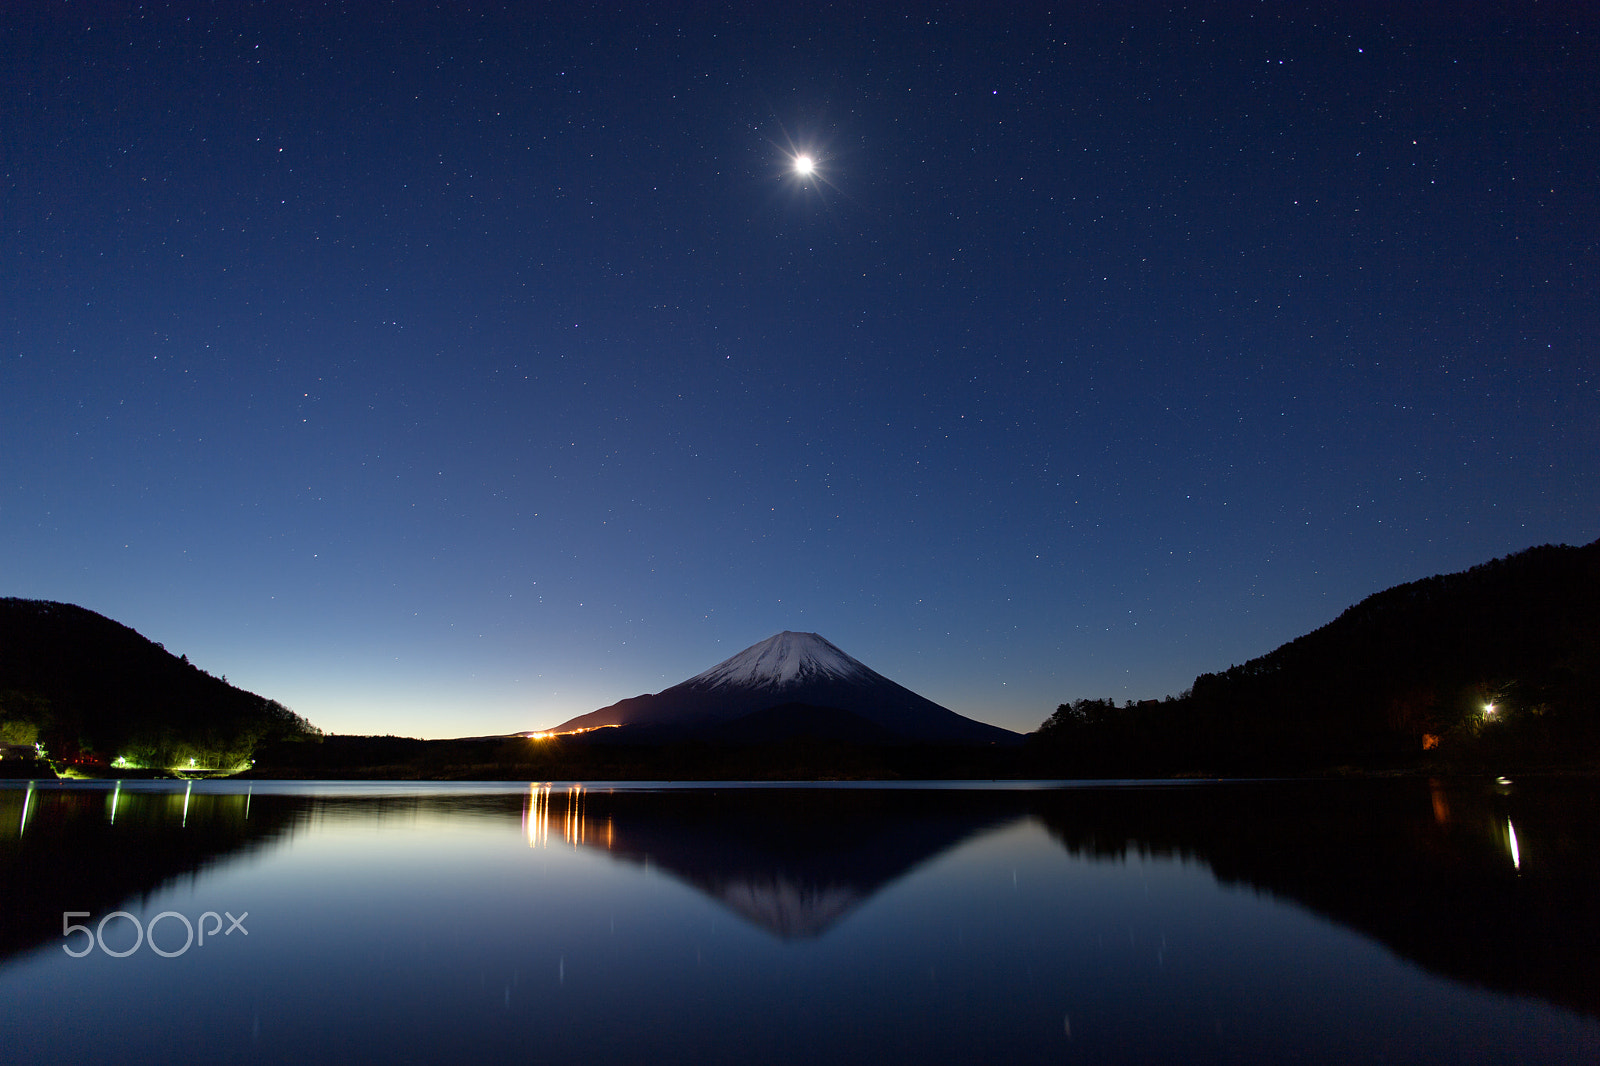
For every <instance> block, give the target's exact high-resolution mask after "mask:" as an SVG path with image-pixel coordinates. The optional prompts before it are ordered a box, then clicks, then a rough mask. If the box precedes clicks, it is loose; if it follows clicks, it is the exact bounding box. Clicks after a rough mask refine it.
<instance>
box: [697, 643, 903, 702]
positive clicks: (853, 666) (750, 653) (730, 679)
mask: <svg viewBox="0 0 1600 1066" xmlns="http://www.w3.org/2000/svg"><path fill="white" fill-rule="evenodd" d="M877 676H878V675H877V674H876V673H874V672H873V671H872V670H871V669H869V668H868V667H866V666H865V665H864V664H862V663H861V662H860V661H858V660H856V659H853V658H851V657H850V656H849V655H846V654H845V653H844V652H842V651H840V650H839V649H838V648H836V647H834V645H833V644H831V643H830V642H829V641H827V640H826V639H824V638H823V637H821V636H818V635H817V634H816V633H791V632H789V631H788V630H784V631H783V632H782V633H778V634H776V635H774V636H771V637H768V638H767V639H766V640H763V641H762V642H761V643H759V644H752V645H751V646H750V647H748V648H746V649H745V650H744V651H741V652H740V653H739V654H737V655H735V656H733V657H732V658H730V659H724V660H723V661H722V662H720V663H718V664H717V665H716V666H713V667H712V668H711V669H709V670H707V671H705V672H704V673H700V674H696V675H695V676H694V677H691V678H690V679H689V680H688V681H686V682H684V684H685V685H686V686H693V687H695V688H721V687H723V686H735V687H741V688H784V687H786V686H789V685H794V684H797V683H799V682H803V681H817V680H821V679H823V678H836V679H838V680H841V681H851V680H868V679H871V678H875V677H877Z"/></svg>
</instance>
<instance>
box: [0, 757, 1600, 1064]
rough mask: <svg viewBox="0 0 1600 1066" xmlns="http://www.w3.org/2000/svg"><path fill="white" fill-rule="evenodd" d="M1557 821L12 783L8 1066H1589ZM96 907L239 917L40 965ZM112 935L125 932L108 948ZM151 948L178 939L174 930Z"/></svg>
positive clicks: (1445, 789)
mask: <svg viewBox="0 0 1600 1066" xmlns="http://www.w3.org/2000/svg"><path fill="white" fill-rule="evenodd" d="M1588 791H1589V790H1587V789H1586V788H1585V787H1583V786H1580V785H1561V784H1559V783H1557V784H1552V785H1551V786H1550V787H1549V788H1548V789H1544V790H1543V791H1542V792H1541V790H1540V789H1538V788H1531V789H1530V788H1529V787H1527V786H1525V785H1521V784H1519V785H1517V786H1516V787H1514V788H1513V787H1499V788H1496V787H1493V786H1489V787H1480V786H1477V785H1475V784H1451V783H1447V782H1399V783H1394V782H1365V783H1363V782H1357V783H1313V784H1309V785H1308V784H1298V785H1297V784H1271V783H1254V784H1248V785H1210V786H1195V787H1179V788H1175V787H1172V786H1164V787H1159V788H1156V787H1151V788H1141V787H1136V786H1126V787H1121V788H1099V789H1095V788H1074V789H1063V790H1043V789H1031V790H1030V789H1017V788H1004V789H987V790H961V789H953V788H949V787H940V788H936V789H927V790H921V789H917V788H911V787H901V788H894V789H849V788H820V789H793V788H787V789H786V788H773V787H764V788H741V787H729V786H719V787H716V788H700V789H690V788H678V789H654V788H649V787H640V786H625V787H610V786H604V785H587V786H586V785H581V784H565V783H556V784H552V783H532V784H529V785H526V786H514V787H508V786H505V785H501V784H496V785H454V784H452V785H414V784H405V785H390V784H387V783H381V784H371V783H369V784H360V785H348V784H343V783H341V784H337V785H331V786H324V785H320V784H311V785H306V784H294V785H282V784H278V783H270V782H254V783H249V784H245V783H237V784H236V783H231V782H195V783H192V784H184V783H156V782H124V783H121V784H120V785H118V784H113V783H106V784H104V785H65V784H63V785H58V784H55V783H39V784H37V785H33V786H29V785H27V784H25V783H19V784H18V787H14V788H0V873H3V874H4V875H5V876H4V880H3V881H0V884H4V886H5V887H4V889H3V891H4V893H5V896H4V899H3V901H0V902H3V903H4V908H3V910H0V1041H3V1043H0V1046H3V1047H5V1048H6V1055H5V1058H6V1061H7V1062H8V1063H10V1062H18V1063H21V1062H33V1061H41V1062H42V1061H63V1060H66V1061H80V1060H83V1059H85V1058H88V1057H89V1056H91V1055H93V1056H95V1057H101V1058H105V1057H111V1058H114V1059H116V1060H117V1061H128V1062H139V1061H150V1062H154V1061H163V1062H166V1061H170V1060H171V1058H172V1057H173V1056H174V1055H199V1056H205V1057H207V1058H208V1059H211V1060H218V1059H220V1060H223V1061H234V1060H239V1061H281V1060H285V1059H289V1058H295V1059H305V1060H307V1061H313V1062H317V1061H328V1062H333V1061H371V1060H375V1059H380V1058H382V1059H398V1060H402V1061H429V1060H438V1059H450V1060H464V1059H467V1058H478V1059H482V1060H488V1061H500V1060H509V1059H516V1060H518V1061H526V1060H528V1059H529V1058H534V1059H537V1060H541V1061H542V1060H545V1059H549V1060H551V1061H555V1060H565V1061H573V1062H609V1061H637V1060H639V1059H641V1058H654V1059H657V1060H662V1059H664V1060H667V1061H690V1060H693V1061H710V1062H719V1061H721V1062H727V1061H740V1062H745V1061H761V1062H802V1061H803V1062H815V1061H819V1060H824V1059H833V1060H839V1061H847V1062H853V1061H869V1060H870V1061H889V1062H897V1061H906V1062H911V1061H916V1062H934V1061H954V1060H958V1059H971V1060H973V1061H999V1060H1010V1061H1023V1062H1032V1061H1051V1062H1056V1061H1061V1060H1062V1059H1063V1058H1069V1059H1070V1058H1085V1059H1088V1060H1091V1061H1105V1062H1122V1061H1130V1062H1132V1061H1138V1062H1145V1061H1174V1062H1176V1061H1182V1062H1196V1061H1199V1062H1205V1061H1219V1062H1220V1061H1228V1062H1236V1061H1246V1062H1257V1061H1258V1062H1270V1061H1282V1060H1284V1059H1297V1060H1300V1061H1307V1060H1309V1061H1319V1062H1334V1061H1339V1062H1343V1061H1348V1060H1357V1061H1360V1060H1372V1059H1379V1058H1383V1059H1387V1060H1390V1061H1394V1060H1400V1061H1456V1062H1499V1061H1507V1060H1513V1059H1514V1060H1517V1061H1535V1062H1537V1061H1550V1062H1568V1061H1578V1060H1580V1059H1590V1060H1593V1059H1594V1058H1595V1057H1596V1053H1597V1052H1600V965H1597V964H1596V963H1595V962H1594V958H1595V955H1596V952H1595V949H1596V948H1597V947H1600V943H1597V942H1596V940H1597V937H1596V930H1597V928H1600V921H1597V918H1596V915H1595V914H1594V907H1593V905H1592V904H1591V903H1590V902H1589V893H1590V890H1591V886H1592V884H1593V883H1594V875H1595V874H1596V872H1597V871H1596V869H1595V865H1594V864H1595V862H1596V858H1595V855H1596V849H1595V847H1594V846H1593V845H1594V844H1595V841H1596V827H1597V819H1596V817H1595V814H1596V811H1595V801H1594V800H1593V798H1592V797H1589V796H1588V795H1587V793H1588ZM117 910H122V911H126V912H128V914H130V915H132V916H133V917H134V918H137V919H139V920H140V921H141V922H143V923H145V924H146V925H148V924H149V923H150V921H151V920H152V919H153V918H155V916H157V915H158V914H161V913H163V912H173V913H175V914H177V915H182V916H185V917H187V918H189V919H191V920H192V919H195V918H198V917H199V916H200V915H201V914H202V913H204V912H208V911H209V912H216V913H221V912H223V911H228V912H230V913H231V914H232V915H235V916H237V915H239V914H241V913H242V912H246V911H247V912H248V914H249V918H248V920H247V921H246V922H245V925H246V926H247V927H248V931H247V932H240V933H235V934H234V935H231V936H227V937H224V936H220V935H217V936H212V937H210V938H209V939H208V940H207V941H206V942H205V944H204V945H203V946H197V947H194V948H192V949H190V950H188V951H186V952H184V953H183V954H182V955H181V956H179V957H174V958H163V957H161V956H160V955H157V954H155V953H154V952H153V951H151V950H148V949H146V948H140V949H139V950H134V951H133V952H132V953H131V954H129V955H128V956H127V957H125V958H112V957H110V956H109V955H107V954H105V953H104V952H102V951H101V950H99V949H98V948H97V949H96V950H94V951H92V952H90V953H89V954H87V955H86V956H85V957H83V958H71V957H68V955H67V954H66V953H65V952H64V951H63V950H62V945H63V943H64V940H63V938H62V936H61V932H62V921H63V919H62V912H64V911H77V912H83V911H87V912H89V915H90V917H88V918H84V919H76V920H79V921H83V922H87V923H89V924H91V925H92V924H93V923H97V922H98V921H99V920H100V919H101V918H102V917H103V916H104V915H107V914H110V913H111V912H113V911H117ZM133 932H134V927H133V925H132V923H131V921H129V920H126V919H121V918H118V919H116V920H115V921H114V922H112V923H111V924H109V925H107V926H106V927H105V932H104V937H105V945H106V948H107V949H109V950H111V951H125V950H128V949H129V947H130V946H132V945H134V943H135V941H134V937H133ZM159 935H160V936H161V937H162V938H163V940H162V944H163V945H164V946H165V947H167V948H169V949H175V948H176V947H177V946H181V944H182V930H181V928H179V923H178V922H177V920H176V919H168V920H166V922H165V923H164V924H163V926H162V928H161V931H160V933H159ZM75 936H76V939H73V940H71V941H65V942H66V943H69V944H71V945H72V946H74V948H76V947H78V946H81V944H82V943H83V942H84V941H83V934H76V935H75ZM174 938H176V939H175V941H174ZM113 1048H114V1049H115V1053H114V1054H110V1052H109V1051H108V1049H113Z"/></svg>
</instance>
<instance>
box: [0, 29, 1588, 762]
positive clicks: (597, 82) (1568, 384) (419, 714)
mask: <svg viewBox="0 0 1600 1066" xmlns="http://www.w3.org/2000/svg"><path fill="white" fill-rule="evenodd" d="M754 6H755V5H743V4H739V5H733V6H731V7H727V8H720V7H713V6H710V5H694V6H692V7H691V6H688V5H685V6H682V7H677V6H660V7H646V6H644V5H635V4H623V5H614V6H610V7H606V8H600V7H593V6H588V5H577V4H552V5H526V6H524V5H515V4H510V5H481V4H467V3H442V4H437V5H434V4H420V3H402V4H398V5H387V4H385V5H379V4H356V3H352V4H328V5H322V4H317V5H309V4H285V3H255V4H247V3H242V2H240V3H233V2H230V3H222V4H199V3H195V4H171V5H167V4H143V5H134V4H125V5H110V4H83V3H65V2H62V3H22V4H15V3H9V2H8V3H7V4H6V5H5V8H4V10H3V12H0V72H3V79H4V80H3V83H0V93H3V98H0V99H3V108H0V330H3V348H0V595H13V596H25V597H32V598H40V599H53V600H62V601H67V602H72V603H77V604H81V605H82V606H85V607H88V608H90V609H92V610H95V611H98V612H100V613H102V614H105V615H108V616H110V617H112V618H115V619H117V620H118V621H120V622H123V623H125V624H127V625H131V626H133V627H134V628H135V629H138V630H139V631H140V632H141V633H143V634H145V635H146V636H148V637H150V638H151V639H153V640H158V641H162V642H163V643H164V644H165V645H166V647H167V649H168V650H169V651H171V652H173V653H174V654H177V653H180V652H182V653H187V654H188V656H189V658H190V659H191V660H192V661H194V662H195V663H196V664H197V665H199V666H201V667H203V668H204V669H207V670H209V671H210V672H212V673H214V674H221V675H226V677H227V678H228V680H229V681H231V682H233V683H234V684H237V685H240V686H242V687H245V688H248V689H250V690H252V691H255V692H259V693H261V694H263V695H266V696H270V697H273V698H276V699H278V700H281V701H282V702H284V703H286V704H288V705H289V706H290V707H292V708H293V709H294V710H296V711H298V712H299V713H301V714H303V715H305V716H306V717H307V718H309V719H311V720H312V721H313V722H315V723H316V724H318V725H320V726H322V727H323V728H324V729H327V730H329V731H332V732H347V733H399V734H407V735H413V736H427V737H436V736H462V735H478V734H486V733H502V732H509V731H512V730H521V729H532V728H538V727H545V726H550V725H553V724H555V723H557V722H560V721H563V720H565V719H567V718H570V717H572V716H574V715H577V714H580V713H583V712H586V711H589V710H593V709H594V708H596V707H599V706H602V705H604V704H608V703H611V702H613V701H615V700H618V699H621V698H623V697H627V696H633V695H636V694H639V693H642V692H653V691H657V690H659V689H661V688H664V687H666V686H668V685H670V684H674V683H676V682H678V681H681V680H683V679H684V678H686V677H688V676H690V675H691V674H694V673H697V672H698V671H700V670H702V669H704V668H706V667H708V666H710V665H712V664H713V663H715V662H717V661H719V660H721V659H723V658H725V657H727V656H729V655H731V654H733V653H734V652H737V651H739V650H740V649H742V648H744V647H745V646H746V645H749V644H752V643H754V642H756V641H759V640H762V639H764V638H766V637H768V636H770V635H772V634H773V633H775V632H777V631H779V630H783V629H792V630H801V631H814V632H819V633H821V634H822V635H823V636H825V637H827V638H828V639H829V640H831V641H833V642H834V643H835V644H837V645H839V646H840V647H841V648H843V649H844V650H845V651H847V652H849V653H850V654H852V655H854V656H855V657H857V658H859V659H861V660H862V661H864V662H865V663H867V665H869V666H871V667H873V668H874V669H876V670H878V671H879V672H880V673H883V674H886V675H887V676H889V677H891V678H893V679H894V680H896V681H898V682H900V683H902V684H904V685H906V686H908V687H910V688H912V689H915V690H916V691H918V692H920V693H922V694H923V695H926V696H928V697H929V698H931V699H934V700H936V701H938V702H940V703H943V704H945V705H946V706H948V707H951V708H952V709H954V710H957V711H959V712H961V713H963V714H967V715H969V716H972V717H975V718H979V719H982V720H984V721H989V722H993V723H996V724H999V725H1004V726H1007V727H1010V728H1015V729H1022V730H1027V729H1032V728H1036V727H1037V726H1038V724H1039V722H1040V721H1042V720H1043V719H1044V718H1045V717H1047V716H1048V715H1049V714H1050V713H1051V711H1053V710H1054V709H1055V707H1056V705H1057V704H1058V703H1060V702H1062V701H1065V700H1070V699H1073V698H1077V697H1084V696H1089V697H1106V696H1109V697H1113V698H1115V699H1117V700H1118V701H1119V702H1120V701H1122V700H1124V699H1130V698H1131V699H1140V698H1148V697H1160V696H1163V695H1165V694H1168V693H1173V694H1175V693H1177V692H1179V691H1180V690H1182V689H1184V688H1186V687H1188V686H1189V685H1190V684H1191V683H1192V681H1193V679H1194V677H1195V675H1196V674H1198V673H1200V672H1202V671H1207V670H1220V669H1225V668H1227V667H1228V666H1230V665H1232V664H1234V663H1239V662H1244V661H1245V660H1247V659H1250V658H1252V657H1254V656H1257V655H1261V654H1264V653H1266V652H1268V651H1270V650H1271V649H1273V648H1274V647H1276V646H1278V645H1279V644H1282V643H1283V642H1285V641H1287V640H1290V639H1292V638H1294V637H1296V636H1298V635H1300V634H1302V633H1304V632H1307V631H1309V630H1311V629H1314V628H1316V627H1317V626H1320V625H1322V624H1324V623H1326V622H1328V621H1330V620H1332V619H1333V618H1334V617H1336V616H1337V615H1338V614H1339V613H1340V612H1341V611H1343V610H1344V609H1345V608H1346V607H1348V606H1350V605H1351V604H1353V603H1356V602H1358V601H1359V600H1361V599H1362V598H1363V597H1365V596H1367V595H1369V594H1371V593H1373V592H1376V591H1379V590H1381V589H1383V588H1386V587H1389V586H1391V585H1394V584H1397V583H1400V582H1403V581H1409V580H1413V579H1417V578H1421V577H1426V576H1428V575H1431V574H1435V573H1440V572H1448V571H1452V570H1459V569H1464V568H1466V567H1468V566H1471V565H1474V564H1476V563H1480V562H1485V561H1487V560H1489V559H1491V558H1494V557H1496V556H1501V555H1505V554H1508V553H1510V552H1514V551H1518V550H1521V549H1523V548H1526V547H1529V546H1531V545H1535V544H1543V543H1571V544H1577V543H1586V542H1588V541H1590V540H1593V539H1595V537H1597V536H1600V516H1597V506H1596V505H1597V501H1600V478H1597V474H1600V402H1597V401H1600V371H1597V367H1596V356H1595V344H1596V334H1597V329H1600V291H1597V254H1596V253H1597V240H1600V207H1597V204H1600V191H1597V190H1600V181H1597V162H1600V134H1597V128H1596V123H1597V121H1600V117H1597V116H1600V75H1597V72H1600V6H1595V5H1589V6H1588V9H1587V10H1585V7H1584V6H1583V5H1577V4H1572V5H1560V6H1557V5H1550V4H1543V3H1539V4H1532V3H1530V4H1526V5H1514V6H1506V7H1502V8H1495V9H1492V10H1491V9H1488V8H1486V7H1483V6H1481V5H1464V6H1457V5H1428V6H1427V7H1426V8H1425V9H1422V8H1418V9H1406V11H1401V12H1395V11H1391V10H1389V8H1390V7H1391V5H1379V4H1372V5H1347V4H1330V5H1327V6H1325V7H1321V8H1308V7H1306V6H1305V5H1298V4H1296V5H1289V4H1249V5H1247V4H1242V3H1241V4H1232V5H1226V6H1219V7H1217V8H1215V9H1212V10H1209V11H1208V10H1206V5H1200V6H1199V7H1195V6H1189V7H1187V8H1181V7H1174V8H1170V9H1169V8H1167V7H1165V6H1161V5H1155V4H1136V5H1128V6H1122V5H1110V6H1105V5H1077V4H1063V5H1061V9H1060V11H1058V12H1057V13H1055V14H1053V15H1052V14H1048V13H1045V12H1044V11H1043V10H1042V9H1027V8H1022V9H1018V10H1008V11H1006V12H1004V13H1003V14H1002V13H998V10H990V9H991V8H993V9H998V7H999V5H980V4H973V5H970V6H968V5H956V6H948V5H917V6H915V7H912V6H896V7H893V8H891V7H889V6H888V5H878V4H872V5H866V4H863V5H860V6H859V7H857V6H855V5H845V6H842V7H841V6H829V5H823V4H782V5H780V4H769V5H761V13H760V14H751V13H748V12H747V11H746V8H747V7H754ZM1420 11H1426V14H1423V13H1418V12H1420ZM1252 12H1253V14H1252ZM1408 12H1409V13H1408ZM802 152H804V153H808V154H810V155H811V156H812V157H814V158H815V159H816V161H817V171H816V173H815V174H814V175H812V176H811V177H809V178H801V177H799V176H798V175H796V174H795V172H794V169H793V159H794V157H795V155H797V154H799V153H802Z"/></svg>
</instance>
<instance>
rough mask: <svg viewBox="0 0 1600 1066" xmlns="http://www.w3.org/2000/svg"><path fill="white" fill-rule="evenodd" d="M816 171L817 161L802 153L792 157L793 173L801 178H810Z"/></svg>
mask: <svg viewBox="0 0 1600 1066" xmlns="http://www.w3.org/2000/svg"><path fill="white" fill-rule="evenodd" d="M816 169H817V161H816V160H815V159H812V158H811V157H810V156H809V155H806V154H805V153H804V152H802V153H800V154H799V155H797V156H795V157H794V172H795V173H796V174H798V175H800V176H801V177H802V178H808V177H810V176H811V175H812V174H813V173H814V172H815V171H816Z"/></svg>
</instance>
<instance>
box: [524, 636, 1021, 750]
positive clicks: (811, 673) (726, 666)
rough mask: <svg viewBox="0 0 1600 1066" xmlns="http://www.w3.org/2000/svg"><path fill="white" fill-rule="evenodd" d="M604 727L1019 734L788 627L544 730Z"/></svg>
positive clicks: (720, 734) (1004, 738)
mask: <svg viewBox="0 0 1600 1066" xmlns="http://www.w3.org/2000/svg"><path fill="white" fill-rule="evenodd" d="M604 726H624V727H628V728H627V729H625V730H621V731H620V732H623V733H626V734H629V735H631V736H637V737H640V738H643V737H646V736H649V737H652V738H653V737H667V736H694V737H703V738H706V739H713V740H726V741H737V742H761V741H768V740H776V739H783V738H785V737H790V736H797V735H823V736H828V737H832V738H837V739H848V740H854V741H858V742H871V743H889V744H894V743H902V744H904V743H939V744H950V743H959V744H996V743H998V744H1014V743H1018V742H1019V741H1020V740H1021V739H1022V738H1021V737H1020V736H1019V735H1018V734H1016V733H1013V732H1011V731H1010V730H1009V729H1001V728H1000V727H999V726H992V725H986V724H985V723H983V722H978V721H974V720H973V719H971V718H967V717H964V716H963V715H959V714H957V713H956V712H955V711H952V710H950V709H949V708H948V707H941V706H939V705H938V704H937V703H934V702H933V701H932V700H930V699H927V698H925V697H923V696H919V695H917V694H916V693H915V692H912V691H911V690H910V689H908V688H905V687H903V686H901V685H897V684H895V683H894V682H893V681H890V680H889V679H888V678H886V677H884V676H883V675H882V674H880V673H878V672H877V671H875V670H872V669H870V668H869V667H867V666H866V665H865V664H863V663H861V662H859V661H858V660H856V659H853V658H851V657H850V656H849V655H846V654H845V653H844V652H842V651H840V650H839V649H838V648H837V647H835V646H834V645H833V644H832V643H830V642H829V641H827V640H825V639H823V638H822V637H820V636H818V635H817V634H816V633H790V632H788V631H784V632H782V633H778V634H777V635H775V636H771V637H768V638H767V639H766V640H763V641H762V642H761V643H759V644H752V645H751V646H750V647H748V648H746V649H745V650H744V651H741V652H740V653H739V654H737V655H735V656H733V657H732V658H731V659H726V660H724V661H722V662H720V663H718V664H717V665H716V666H713V667H712V668H711V669H709V670H706V671H705V672H704V673H699V674H696V675H695V676H694V677H691V678H689V680H687V681H683V682H680V683H678V684H676V685H673V686H672V687H671V688H669V689H664V690H663V691H661V692H657V693H655V694H654V695H645V696H634V697H633V698H631V699H626V700H622V701H621V702H618V703H613V704H612V705H611V706H609V707H602V708H600V709H599V710H598V711H591V712H589V713H588V714H584V715H579V716H578V717H577V718H573V719H571V720H570V721H566V722H563V723H562V724H560V725H558V726H556V727H555V728H554V729H552V730H550V732H551V733H571V732H576V731H580V730H588V729H597V728H601V727H604ZM619 739H621V738H620V737H619Z"/></svg>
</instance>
